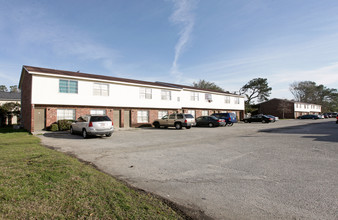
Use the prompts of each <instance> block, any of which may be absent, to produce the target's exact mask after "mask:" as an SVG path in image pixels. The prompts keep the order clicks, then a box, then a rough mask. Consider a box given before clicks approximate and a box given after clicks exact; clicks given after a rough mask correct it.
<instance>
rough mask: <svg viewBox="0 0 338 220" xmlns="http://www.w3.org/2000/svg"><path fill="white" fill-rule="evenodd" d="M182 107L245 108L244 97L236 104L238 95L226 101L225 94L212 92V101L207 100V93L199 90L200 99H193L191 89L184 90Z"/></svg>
mask: <svg viewBox="0 0 338 220" xmlns="http://www.w3.org/2000/svg"><path fill="white" fill-rule="evenodd" d="M181 93H182V98H181V100H182V107H184V108H202V109H232V110H244V98H242V97H240V98H239V104H235V99H236V98H237V97H234V96H231V97H230V103H225V95H218V94H212V102H208V101H206V100H205V93H204V92H199V93H198V95H199V98H198V101H192V100H191V98H190V97H191V91H187V90H183V91H182V92H181Z"/></svg>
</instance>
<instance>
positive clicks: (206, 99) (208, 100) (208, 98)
mask: <svg viewBox="0 0 338 220" xmlns="http://www.w3.org/2000/svg"><path fill="white" fill-rule="evenodd" d="M205 101H207V102H212V95H211V94H209V93H205Z"/></svg>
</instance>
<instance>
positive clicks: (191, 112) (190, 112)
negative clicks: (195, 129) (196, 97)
mask: <svg viewBox="0 0 338 220" xmlns="http://www.w3.org/2000/svg"><path fill="white" fill-rule="evenodd" d="M188 114H191V115H192V116H194V118H195V110H188Z"/></svg>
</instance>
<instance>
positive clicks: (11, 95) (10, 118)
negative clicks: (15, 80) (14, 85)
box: [0, 92, 21, 125]
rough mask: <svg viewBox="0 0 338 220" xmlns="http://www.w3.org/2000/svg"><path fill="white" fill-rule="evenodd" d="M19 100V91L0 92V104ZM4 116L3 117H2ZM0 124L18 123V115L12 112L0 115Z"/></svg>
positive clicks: (18, 101)
mask: <svg viewBox="0 0 338 220" xmlns="http://www.w3.org/2000/svg"><path fill="white" fill-rule="evenodd" d="M9 102H14V103H19V104H20V102H21V93H20V92H0V106H2V105H3V104H5V103H9ZM3 117H4V118H3ZM0 122H2V123H0V124H5V125H11V124H17V123H18V117H17V116H16V115H15V114H14V113H13V112H8V113H7V115H5V116H3V115H0Z"/></svg>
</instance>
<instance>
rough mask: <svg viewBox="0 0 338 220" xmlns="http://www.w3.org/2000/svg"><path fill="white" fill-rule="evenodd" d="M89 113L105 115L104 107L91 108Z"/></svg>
mask: <svg viewBox="0 0 338 220" xmlns="http://www.w3.org/2000/svg"><path fill="white" fill-rule="evenodd" d="M90 114H91V115H106V110H104V109H91V110H90Z"/></svg>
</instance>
